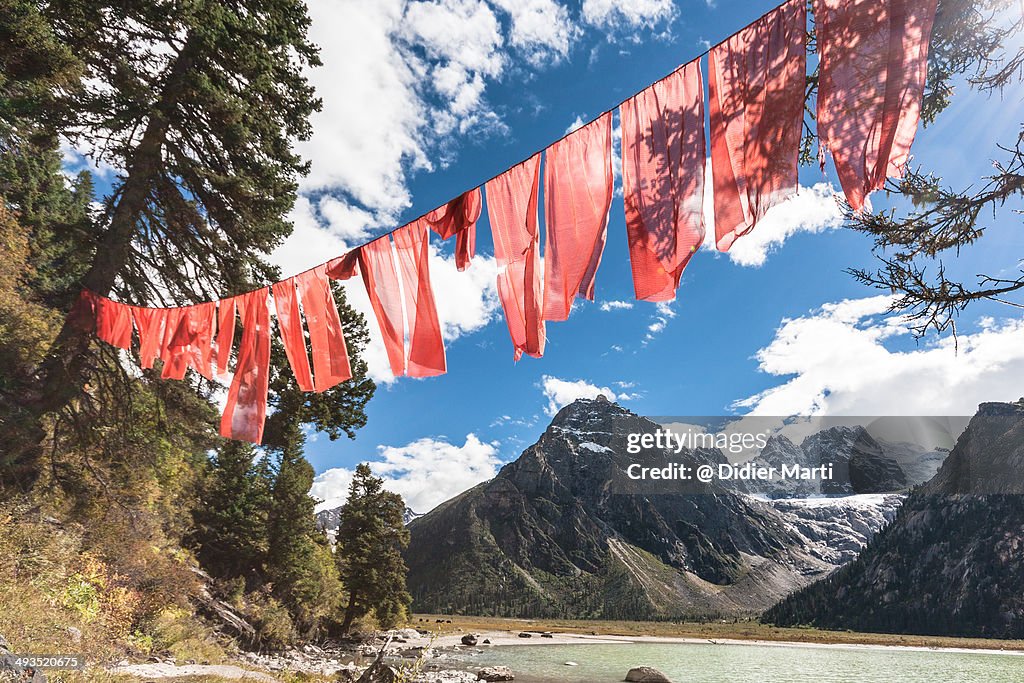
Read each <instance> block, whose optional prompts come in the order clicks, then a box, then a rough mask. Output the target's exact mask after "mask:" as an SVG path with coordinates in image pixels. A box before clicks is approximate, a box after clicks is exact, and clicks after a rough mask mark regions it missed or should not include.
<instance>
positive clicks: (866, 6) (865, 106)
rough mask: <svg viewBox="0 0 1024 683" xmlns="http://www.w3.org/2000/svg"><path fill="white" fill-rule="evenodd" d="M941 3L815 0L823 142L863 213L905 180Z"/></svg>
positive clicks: (848, 198)
mask: <svg viewBox="0 0 1024 683" xmlns="http://www.w3.org/2000/svg"><path fill="white" fill-rule="evenodd" d="M935 6H936V0H815V3H814V18H815V26H816V31H817V39H818V53H819V55H820V59H821V65H820V68H819V79H818V138H819V141H820V148H819V149H820V152H821V155H822V156H821V161H822V164H823V165H824V161H825V152H826V150H828V151H831V152H832V158H833V160H835V164H836V171H837V172H838V174H839V182H840V184H841V185H842V186H843V191H844V192H845V193H846V201H847V202H849V204H850V206H851V207H853V208H854V209H855V210H857V211H860V210H861V209H862V208H863V207H864V202H865V200H866V198H867V195H868V194H869V193H871V192H872V191H873V190H877V189H879V188H881V187H882V186H883V185H884V184H885V179H886V177H887V176H892V177H899V176H902V175H903V171H904V169H905V167H906V164H907V161H908V160H909V155H910V145H911V143H913V141H914V135H915V134H916V132H917V124H918V120H919V119H920V114H921V97H922V94H923V92H924V84H925V77H926V76H927V73H928V44H929V41H930V40H931V32H932V24H933V22H934V20H935Z"/></svg>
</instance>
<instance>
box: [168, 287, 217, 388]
mask: <svg viewBox="0 0 1024 683" xmlns="http://www.w3.org/2000/svg"><path fill="white" fill-rule="evenodd" d="M172 310H176V311H177V315H176V316H175V318H176V320H175V321H174V326H173V328H171V327H169V328H168V331H167V332H165V335H164V337H165V339H167V343H166V349H165V361H164V368H163V374H162V377H163V378H164V379H183V378H184V377H185V372H186V371H188V369H189V368H192V369H194V370H196V371H197V372H199V374H201V375H202V376H203V377H206V378H211V379H212V377H213V368H212V365H211V364H212V358H211V356H212V349H213V345H212V342H213V325H214V322H215V313H216V310H217V304H216V303H213V302H209V303H202V304H196V305H195V306H187V307H185V308H180V309H172Z"/></svg>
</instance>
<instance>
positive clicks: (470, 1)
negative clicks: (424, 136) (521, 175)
mask: <svg viewBox="0 0 1024 683" xmlns="http://www.w3.org/2000/svg"><path fill="white" fill-rule="evenodd" d="M401 35H402V42H403V43H404V44H406V45H408V46H410V47H412V48H413V49H414V50H415V49H422V50H423V51H424V53H425V55H426V58H427V61H426V62H423V63H420V62H417V68H418V69H419V70H420V71H422V72H423V73H424V74H425V75H426V78H425V81H427V82H429V83H430V84H431V85H432V87H433V93H432V94H434V95H436V96H437V98H438V101H439V102H440V103H441V104H439V105H436V106H434V107H432V110H431V112H430V118H431V120H432V125H433V128H434V132H435V133H438V134H440V135H449V134H452V133H456V132H459V133H465V132H467V131H469V130H471V129H473V128H476V127H479V126H481V125H483V126H492V127H494V126H497V128H498V129H500V125H499V122H498V120H497V115H496V114H495V113H494V112H492V111H491V110H490V108H489V106H488V104H487V102H486V100H485V98H484V90H485V87H486V86H485V79H488V78H497V77H498V76H500V75H501V73H502V71H503V70H504V67H505V65H506V63H507V59H506V56H505V55H504V54H503V53H502V52H501V49H502V47H503V46H504V43H505V39H504V37H503V36H502V33H501V26H500V24H499V22H498V19H497V17H496V16H495V14H494V11H493V10H492V9H491V8H490V7H489V6H488V5H487V4H486V3H485V2H483V1H482V0H432V1H430V2H414V3H410V4H409V6H408V9H407V10H406V13H405V20H404V26H403V29H402V34H401ZM407 55H409V53H407ZM409 58H410V59H411V58H412V56H411V55H409Z"/></svg>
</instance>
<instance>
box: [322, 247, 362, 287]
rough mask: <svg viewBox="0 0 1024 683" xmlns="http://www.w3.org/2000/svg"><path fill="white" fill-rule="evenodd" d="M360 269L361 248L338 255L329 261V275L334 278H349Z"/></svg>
mask: <svg viewBox="0 0 1024 683" xmlns="http://www.w3.org/2000/svg"><path fill="white" fill-rule="evenodd" d="M358 270H359V249H353V250H352V251H350V252H348V253H347V254H344V255H343V256H338V257H337V258H333V259H331V260H330V261H328V262H327V271H326V272H327V277H329V278H331V279H332V280H347V279H349V278H350V277H352V276H353V275H355V274H356V272H357V271H358Z"/></svg>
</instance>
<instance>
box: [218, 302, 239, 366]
mask: <svg viewBox="0 0 1024 683" xmlns="http://www.w3.org/2000/svg"><path fill="white" fill-rule="evenodd" d="M237 299H238V297H231V298H229V299H221V300H220V301H218V302H217V341H216V347H217V374H218V375H220V376H222V377H223V376H224V375H226V374H227V372H228V363H229V362H230V361H231V346H232V345H233V344H234V341H235V308H236V306H237Z"/></svg>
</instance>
